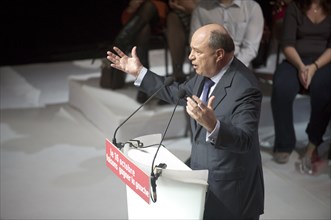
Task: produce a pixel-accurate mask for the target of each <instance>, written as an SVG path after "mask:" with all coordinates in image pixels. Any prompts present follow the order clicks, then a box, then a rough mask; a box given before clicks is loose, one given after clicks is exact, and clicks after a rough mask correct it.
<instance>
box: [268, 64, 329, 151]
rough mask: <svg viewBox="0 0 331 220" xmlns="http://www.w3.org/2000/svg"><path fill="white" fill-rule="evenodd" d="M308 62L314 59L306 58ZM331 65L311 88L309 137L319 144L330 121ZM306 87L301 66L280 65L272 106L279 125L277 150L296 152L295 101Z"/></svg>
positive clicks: (315, 76)
mask: <svg viewBox="0 0 331 220" xmlns="http://www.w3.org/2000/svg"><path fill="white" fill-rule="evenodd" d="M303 61H304V62H305V63H306V64H310V63H312V62H313V60H312V59H303ZM330 73H331V64H329V65H327V66H325V67H323V68H320V69H318V71H317V72H316V73H315V75H314V77H313V79H312V81H311V84H310V88H309V94H310V100H311V101H310V103H311V105H310V106H311V114H310V119H309V123H308V126H307V129H306V132H307V134H308V138H309V140H310V141H311V142H312V143H313V144H315V145H316V146H318V145H319V144H320V143H321V142H322V137H323V135H324V132H325V130H326V127H327V125H328V121H329V120H330V114H331V113H330V110H329V109H330V108H328V105H330V102H331V74H330ZM301 89H302V86H301V84H300V81H299V77H298V72H297V69H296V68H295V67H294V66H293V65H291V64H290V63H289V62H287V61H286V60H285V61H283V62H282V63H281V64H279V65H278V67H277V69H276V72H275V74H274V76H273V88H272V96H271V109H272V114H273V120H274V128H275V143H274V151H275V152H292V151H293V149H294V148H295V144H296V136H295V130H294V123H293V103H294V100H295V97H296V95H297V94H298V93H299V91H300V90H301Z"/></svg>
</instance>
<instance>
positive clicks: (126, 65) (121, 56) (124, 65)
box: [107, 47, 143, 77]
mask: <svg viewBox="0 0 331 220" xmlns="http://www.w3.org/2000/svg"><path fill="white" fill-rule="evenodd" d="M113 49H114V51H115V52H116V53H117V54H115V53H113V52H111V51H107V59H108V60H109V61H110V62H112V64H111V66H112V67H113V68H116V69H119V70H121V71H123V72H126V73H128V74H130V75H132V76H134V77H137V76H138V74H139V73H140V70H141V69H142V68H143V65H142V64H141V63H140V60H139V58H138V56H137V48H136V47H133V48H132V51H131V54H132V57H128V56H127V55H126V54H125V53H123V51H121V50H120V49H119V48H117V47H114V48H113Z"/></svg>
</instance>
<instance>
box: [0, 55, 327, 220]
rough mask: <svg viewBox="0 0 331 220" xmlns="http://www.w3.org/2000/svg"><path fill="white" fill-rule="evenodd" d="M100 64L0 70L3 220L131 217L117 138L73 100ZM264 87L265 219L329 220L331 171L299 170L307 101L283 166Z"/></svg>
mask: <svg viewBox="0 0 331 220" xmlns="http://www.w3.org/2000/svg"><path fill="white" fill-rule="evenodd" d="M152 57H153V59H155V60H153V59H152V63H153V64H154V65H153V67H152V68H153V69H154V70H156V71H161V72H162V71H163V68H162V66H161V65H162V60H163V58H162V53H161V52H159V51H155V54H153V56H152ZM99 65H100V60H96V62H94V63H93V64H92V63H91V60H79V61H68V62H59V63H40V64H30V65H18V66H8V67H0V76H1V87H0V88H1V91H0V92H1V94H0V95H1V100H0V101H1V102H0V104H1V105H0V107H1V112H0V113H1V123H0V138H1V139H0V140H1V142H0V143H1V149H0V150H1V155H0V165H1V166H0V168H1V184H0V187H1V191H0V192H1V212H0V213H1V214H0V215H1V219H127V204H126V193H125V185H124V184H123V183H122V182H121V181H120V180H118V179H117V177H116V176H115V175H114V174H113V173H112V172H111V171H110V170H109V169H108V168H107V167H106V163H105V138H106V137H107V136H108V135H111V134H105V131H102V130H100V129H99V128H97V127H96V126H95V125H94V124H93V123H92V122H91V121H90V120H89V119H88V118H87V117H86V116H85V115H84V114H83V113H82V112H81V111H79V109H77V108H73V107H72V106H71V105H70V103H69V83H68V82H69V77H72V76H81V75H84V74H86V75H88V74H91V73H95V72H98V71H99ZM262 87H263V89H264V92H265V96H264V97H263V105H262V114H261V122H260V128H259V133H260V139H261V145H262V146H261V154H262V160H263V161H262V162H263V170H264V179H265V193H266V194H265V214H264V215H262V216H261V219H330V218H331V214H330V198H331V196H330V191H331V190H330V184H331V181H330V174H329V172H330V170H327V171H326V172H324V173H322V174H320V175H318V176H306V175H301V174H300V173H298V172H297V171H296V169H295V163H296V162H297V161H298V157H299V154H298V152H300V150H301V149H302V147H303V146H304V145H305V143H306V141H307V139H306V135H305V133H304V129H305V126H306V121H307V119H308V118H307V115H309V104H308V98H307V97H299V98H298V100H297V101H296V103H295V109H296V111H295V122H296V131H297V138H298V146H297V148H298V152H295V153H293V154H292V155H291V158H290V162H289V163H288V164H286V165H279V164H276V163H275V162H274V161H273V160H272V156H271V154H270V153H271V149H272V148H271V147H272V141H273V127H272V123H273V122H272V118H271V112H270V86H269V85H267V84H265V85H262ZM307 106H308V108H307ZM307 109H308V110H307ZM164 144H165V145H166V147H167V148H168V149H169V150H170V151H171V152H172V153H173V154H175V155H176V156H177V157H178V158H180V159H181V160H183V161H184V160H186V159H187V158H188V156H189V154H190V140H189V138H187V137H177V138H171V139H167V140H166V141H165V142H164Z"/></svg>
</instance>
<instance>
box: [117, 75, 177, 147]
mask: <svg viewBox="0 0 331 220" xmlns="http://www.w3.org/2000/svg"><path fill="white" fill-rule="evenodd" d="M173 82H174V79H173V78H172V77H167V78H165V80H164V85H163V86H161V87H160V88H159V89H158V90H156V92H154V93H153V94H152V95H151V96H150V97H149V98H148V99H147V100H146V101H145V102H144V103H143V104H141V105H140V106H139V108H137V109H136V110H135V111H134V112H133V113H132V114H131V115H129V117H127V118H126V119H125V120H124V121H123V122H122V123H121V124H120V125H119V126H118V127H117V128H116V130H115V132H114V136H113V141H112V142H113V144H114V145H115V146H116V147H117V148H119V149H121V148H122V147H123V144H122V143H117V141H116V134H117V131H118V129H119V128H120V127H122V126H123V125H124V124H125V123H126V122H127V121H128V120H129V119H130V118H131V117H132V116H133V115H134V114H136V113H137V111H139V110H140V109H141V108H142V107H143V106H144V105H145V104H146V103H148V102H149V101H150V100H152V99H153V98H154V97H155V96H156V94H157V93H159V92H160V91H161V90H162V89H163V88H164V87H166V86H169V85H171V84H172V83H173Z"/></svg>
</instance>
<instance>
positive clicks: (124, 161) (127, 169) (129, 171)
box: [106, 139, 150, 204]
mask: <svg viewBox="0 0 331 220" xmlns="http://www.w3.org/2000/svg"><path fill="white" fill-rule="evenodd" d="M106 165H107V166H108V168H109V169H110V170H111V171H113V173H115V174H116V175H117V176H118V177H119V178H120V179H121V180H122V181H123V182H124V183H125V184H126V185H127V186H129V187H130V188H131V189H132V190H133V191H135V192H136V193H137V194H138V195H139V196H140V197H141V198H142V199H143V200H145V201H146V202H147V203H148V204H149V203H150V178H149V175H147V174H146V173H145V172H144V171H142V170H141V169H140V168H139V167H137V166H136V165H135V164H134V163H132V162H131V160H129V159H128V158H127V157H126V156H125V155H124V154H123V153H122V152H121V151H120V150H119V149H118V148H117V147H116V146H115V145H114V144H113V143H111V142H110V141H109V140H108V139H106Z"/></svg>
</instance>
